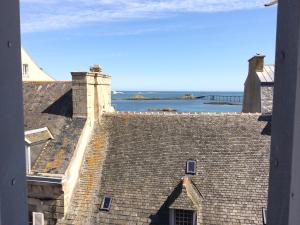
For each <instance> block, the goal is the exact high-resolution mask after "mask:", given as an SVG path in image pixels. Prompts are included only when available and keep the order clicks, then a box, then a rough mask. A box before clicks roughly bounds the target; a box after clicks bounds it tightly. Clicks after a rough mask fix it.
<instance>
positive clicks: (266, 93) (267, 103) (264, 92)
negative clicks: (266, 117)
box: [261, 85, 274, 113]
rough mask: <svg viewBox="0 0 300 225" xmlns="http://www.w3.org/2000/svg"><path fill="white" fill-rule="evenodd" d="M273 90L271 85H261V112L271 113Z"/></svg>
mask: <svg viewBox="0 0 300 225" xmlns="http://www.w3.org/2000/svg"><path fill="white" fill-rule="evenodd" d="M273 90H274V86H273V85H272V86H262V87H261V112H262V113H272V110H273Z"/></svg>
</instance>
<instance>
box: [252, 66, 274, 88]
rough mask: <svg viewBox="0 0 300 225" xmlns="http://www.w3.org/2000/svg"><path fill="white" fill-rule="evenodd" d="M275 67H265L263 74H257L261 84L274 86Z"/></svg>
mask: <svg viewBox="0 0 300 225" xmlns="http://www.w3.org/2000/svg"><path fill="white" fill-rule="evenodd" d="M274 73H275V66H274V65H264V70H263V72H256V74H257V76H258V78H259V80H260V82H261V83H262V84H274Z"/></svg>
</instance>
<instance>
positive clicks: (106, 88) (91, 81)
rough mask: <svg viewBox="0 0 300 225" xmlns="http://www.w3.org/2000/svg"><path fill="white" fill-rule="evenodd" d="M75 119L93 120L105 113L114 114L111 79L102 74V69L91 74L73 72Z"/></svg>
mask: <svg viewBox="0 0 300 225" xmlns="http://www.w3.org/2000/svg"><path fill="white" fill-rule="evenodd" d="M71 74H72V80H73V86H72V90H73V117H83V118H88V119H90V120H91V123H93V121H94V120H95V119H98V118H99V115H100V114H102V113H103V112H112V111H113V108H112V106H111V77H110V76H108V75H105V74H103V73H101V68H100V67H99V70H95V68H94V67H92V68H91V71H90V72H72V73H71Z"/></svg>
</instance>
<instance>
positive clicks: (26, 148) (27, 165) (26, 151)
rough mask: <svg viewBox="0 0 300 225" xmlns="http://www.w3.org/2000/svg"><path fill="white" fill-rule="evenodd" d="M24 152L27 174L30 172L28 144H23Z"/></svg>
mask: <svg viewBox="0 0 300 225" xmlns="http://www.w3.org/2000/svg"><path fill="white" fill-rule="evenodd" d="M25 153H26V172H27V174H29V173H30V172H31V152H30V146H29V145H27V144H25Z"/></svg>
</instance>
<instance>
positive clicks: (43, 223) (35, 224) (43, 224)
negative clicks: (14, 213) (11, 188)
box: [32, 212, 45, 225]
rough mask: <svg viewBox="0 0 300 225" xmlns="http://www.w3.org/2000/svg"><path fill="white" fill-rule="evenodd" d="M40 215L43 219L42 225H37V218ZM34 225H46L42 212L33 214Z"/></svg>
mask: <svg viewBox="0 0 300 225" xmlns="http://www.w3.org/2000/svg"><path fill="white" fill-rule="evenodd" d="M36 215H39V216H41V217H42V223H41V224H37V223H36V221H35V218H36V217H35V216H36ZM32 225H45V219H44V213H41V212H32Z"/></svg>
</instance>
